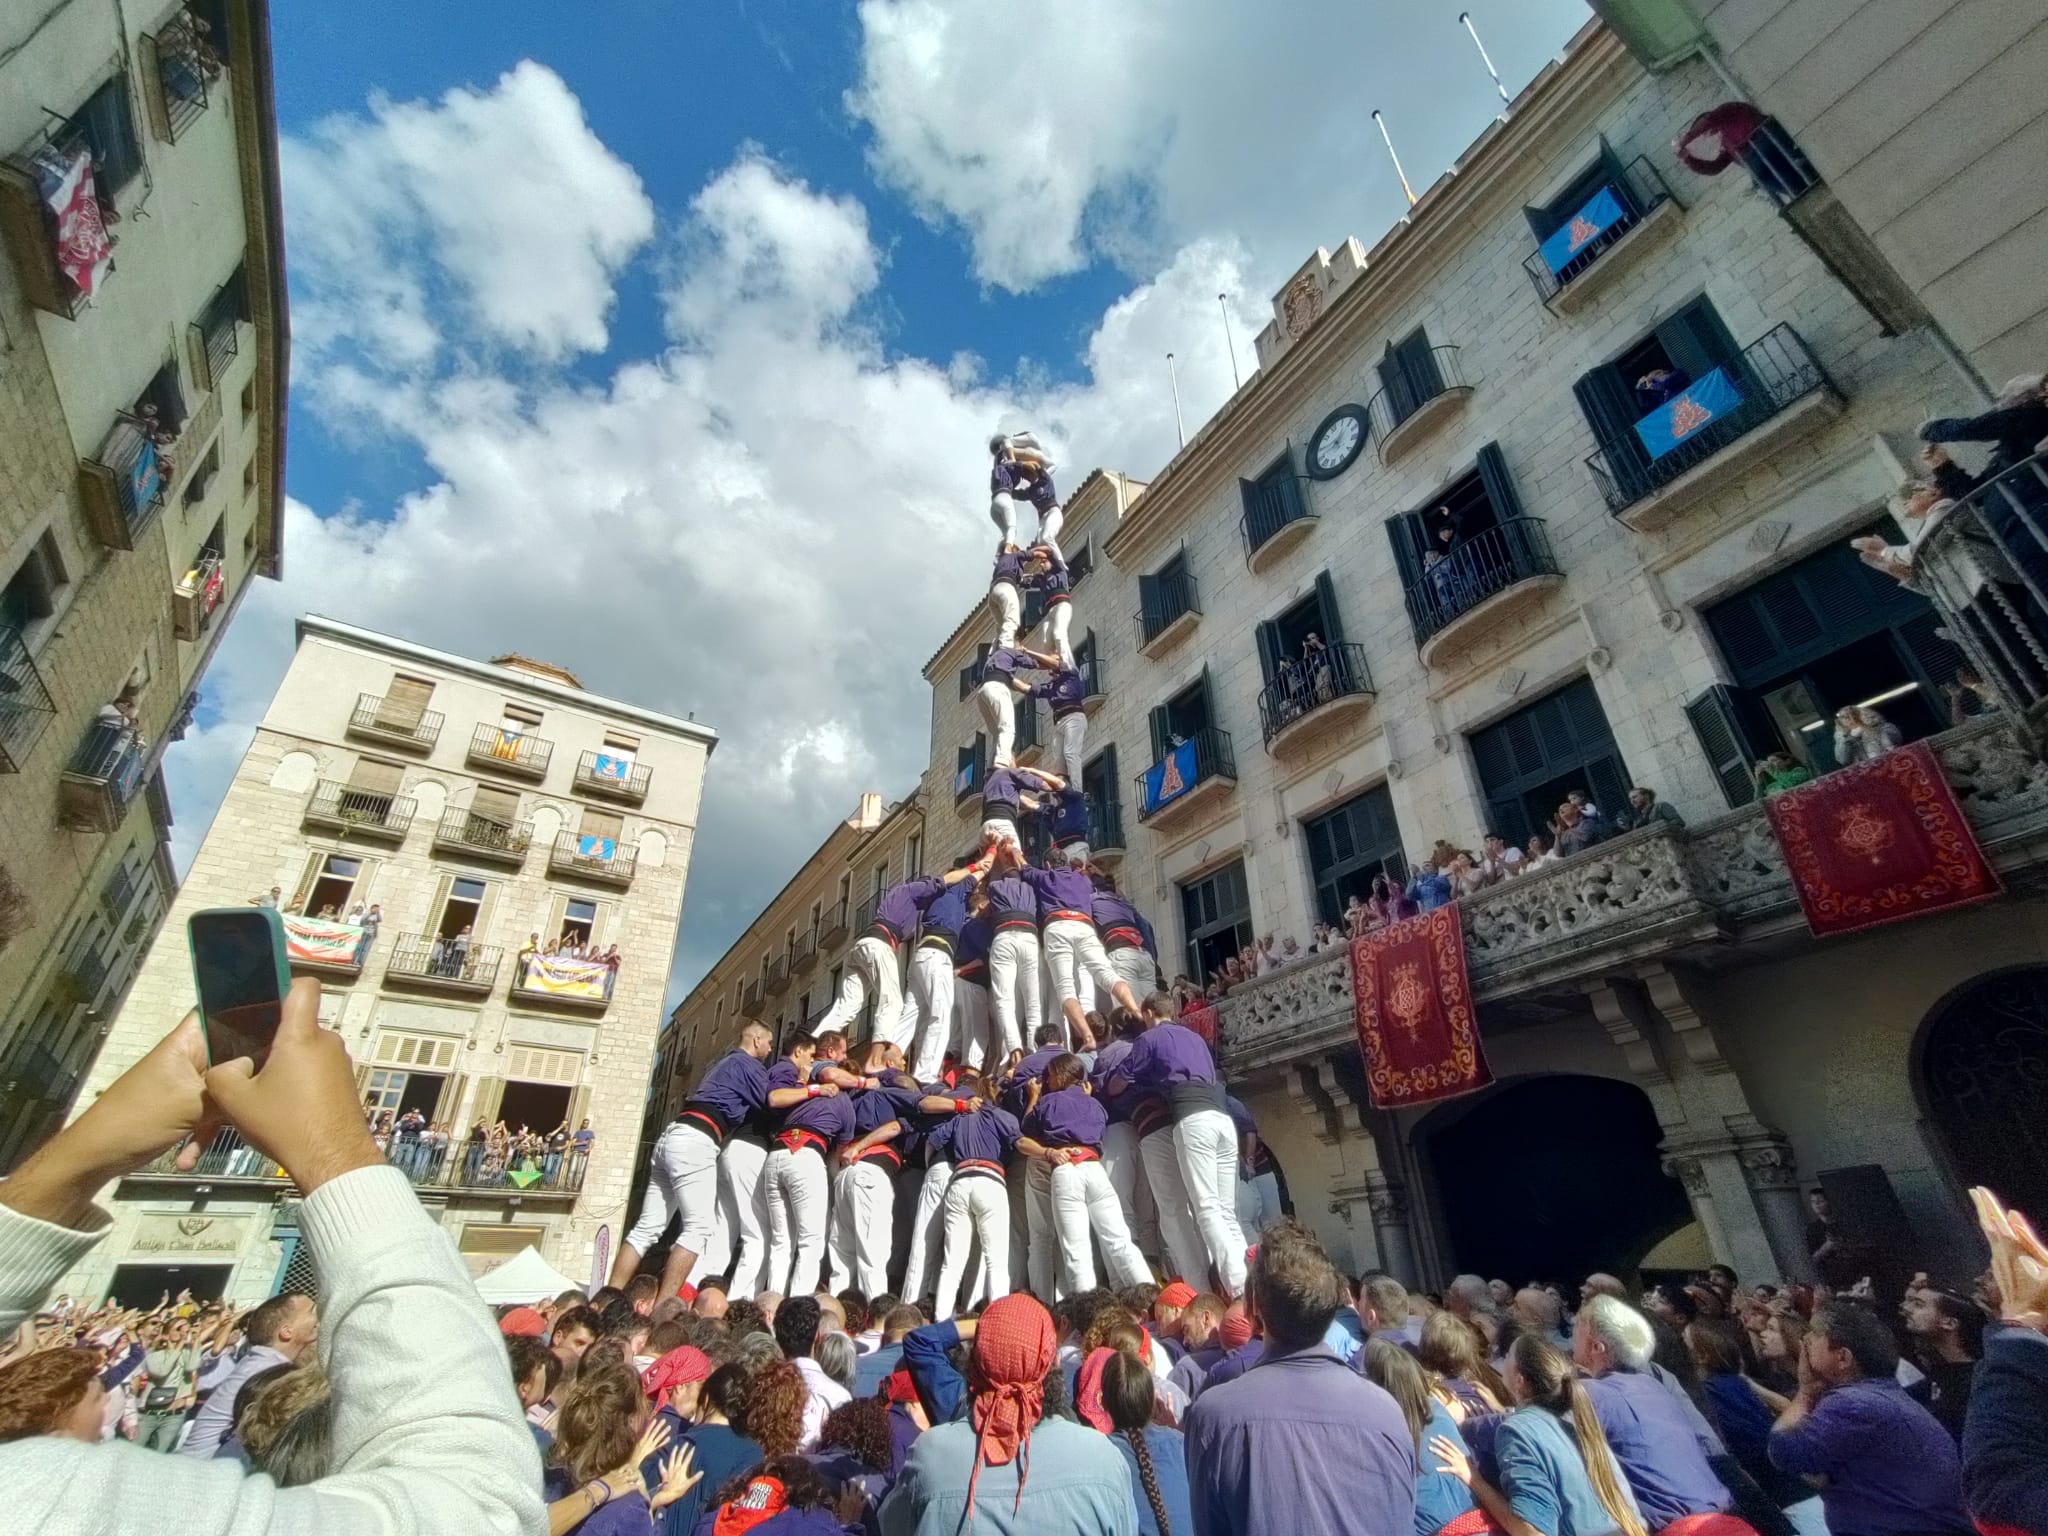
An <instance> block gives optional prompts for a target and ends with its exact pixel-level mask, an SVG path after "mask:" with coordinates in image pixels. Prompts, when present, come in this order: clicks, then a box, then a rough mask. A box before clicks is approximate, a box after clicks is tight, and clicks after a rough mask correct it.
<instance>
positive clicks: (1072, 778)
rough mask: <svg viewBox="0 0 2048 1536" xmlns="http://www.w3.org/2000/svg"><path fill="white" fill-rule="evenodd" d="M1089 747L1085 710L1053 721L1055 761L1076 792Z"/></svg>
mask: <svg viewBox="0 0 2048 1536" xmlns="http://www.w3.org/2000/svg"><path fill="white" fill-rule="evenodd" d="M1066 606H1067V605H1066V604H1065V603H1062V604H1060V607H1061V608H1065V607H1066ZM1059 638H1060V645H1061V652H1060V654H1061V657H1062V659H1065V657H1066V650H1065V646H1066V638H1067V637H1066V636H1065V635H1061V636H1060V637H1059ZM1067 665H1068V666H1070V667H1071V666H1072V665H1073V662H1072V661H1071V660H1068V661H1067ZM1087 749H1088V716H1087V714H1086V713H1085V712H1084V711H1082V710H1078V709H1077V710H1075V711H1074V712H1073V713H1072V714H1071V715H1061V716H1060V717H1059V719H1057V720H1055V721H1053V723H1052V750H1053V762H1054V764H1055V765H1056V768H1057V771H1058V773H1059V776H1060V777H1061V778H1063V779H1065V780H1066V781H1067V788H1069V789H1071V790H1073V791H1074V793H1076V794H1079V793H1080V792H1081V760H1082V757H1083V756H1084V754H1085V753H1086V752H1087Z"/></svg>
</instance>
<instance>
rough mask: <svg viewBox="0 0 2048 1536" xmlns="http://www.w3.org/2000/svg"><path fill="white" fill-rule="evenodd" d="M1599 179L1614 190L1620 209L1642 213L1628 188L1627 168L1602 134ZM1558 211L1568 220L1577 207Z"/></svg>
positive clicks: (1639, 205) (1638, 203)
mask: <svg viewBox="0 0 2048 1536" xmlns="http://www.w3.org/2000/svg"><path fill="white" fill-rule="evenodd" d="M1600 179H1601V182H1602V183H1603V184H1604V185H1606V186H1609V187H1612V188H1613V189H1614V197H1615V201H1616V202H1618V203H1620V204H1621V206H1622V207H1624V208H1626V209H1628V210H1629V212H1631V213H1637V214H1639V213H1641V212H1642V211H1643V209H1642V204H1641V203H1640V202H1639V201H1638V199H1637V198H1636V195H1635V192H1634V191H1633V190H1632V189H1631V188H1630V186H1629V182H1628V168H1627V167H1626V166H1624V165H1623V164H1622V163H1621V156H1620V155H1618V154H1616V153H1615V152H1614V146H1613V145H1612V144H1609V143H1608V142H1607V135H1606V134H1604V133H1603V134H1601V135H1600ZM1582 201H1583V199H1582ZM1558 211H1559V213H1560V214H1561V215H1562V217H1563V218H1570V217H1571V215H1572V214H1573V213H1575V212H1577V207H1576V205H1574V206H1573V207H1571V208H1563V209H1560V210H1558ZM1552 227H1553V228H1555V226H1552Z"/></svg>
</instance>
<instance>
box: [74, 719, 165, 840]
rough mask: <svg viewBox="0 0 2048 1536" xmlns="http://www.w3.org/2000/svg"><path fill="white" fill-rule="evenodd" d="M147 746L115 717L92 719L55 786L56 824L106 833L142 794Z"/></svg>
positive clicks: (80, 830)
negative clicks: (140, 793) (137, 793)
mask: <svg viewBox="0 0 2048 1536" xmlns="http://www.w3.org/2000/svg"><path fill="white" fill-rule="evenodd" d="M148 765H149V745H148V743H147V742H145V741H144V740H143V739H142V736H141V734H140V733H139V732H138V731H137V730H136V729H135V727H134V726H132V725H130V724H128V722H127V721H125V720H122V719H120V718H118V717H116V718H113V719H107V718H104V717H103V718H99V719H95V720H94V721H93V722H92V724H91V725H89V726H87V727H86V729H85V739H84V740H82V741H80V742H79V744H78V750H77V751H75V752H73V753H72V754H71V761H70V762H68V763H66V764H65V765H64V773H63V776H62V777H61V778H60V779H59V780H58V782H57V821H58V823H59V824H60V825H61V826H64V827H67V828H69V829H70V830H71V831H73V832H111V831H113V830H114V829H115V828H116V827H118V826H120V825H121V823H122V821H124V820H125V819H126V818H127V815H128V806H129V804H130V802H132V801H133V800H134V799H135V794H136V791H137V790H139V789H141V788H142V780H143V775H144V771H145V770H146V769H147V767H148Z"/></svg>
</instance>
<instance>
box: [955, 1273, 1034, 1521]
mask: <svg viewBox="0 0 2048 1536" xmlns="http://www.w3.org/2000/svg"><path fill="white" fill-rule="evenodd" d="M1054 1349H1055V1340H1054V1335H1053V1326H1052V1314H1051V1313H1050V1312H1047V1311H1046V1310H1045V1308H1044V1307H1043V1306H1042V1305H1040V1303H1039V1302H1038V1300H1037V1299H1036V1298H1035V1297H1032V1296H1027V1295H1025V1294H1023V1293H1022V1292H1015V1293H1012V1294H1011V1295H1008V1296H1005V1297H1003V1298H1002V1299H1001V1300H1000V1301H995V1302H991V1303H990V1304H989V1307H988V1310H987V1311H985V1312H983V1313H982V1314H981V1324H980V1326H979V1327H977V1328H976V1329H975V1331H974V1353H973V1355H972V1356H971V1358H970V1359H969V1361H968V1374H967V1381H968V1385H969V1386H970V1387H971V1388H972V1389H973V1392H974V1402H973V1411H972V1421H973V1424H974V1470H973V1471H972V1472H970V1473H969V1474H968V1476H967V1518H968V1521H969V1523H972V1521H973V1519H974V1484H975V1481H976V1479H978V1478H979V1477H980V1476H981V1464H982V1462H983V1461H987V1462H988V1463H989V1464H990V1465H991V1466H997V1467H1002V1466H1007V1465H1009V1464H1010V1463H1011V1462H1012V1461H1015V1460H1016V1459H1017V1457H1018V1455H1019V1454H1020V1452H1021V1453H1022V1455H1023V1458H1024V1459H1023V1462H1022V1464H1021V1465H1020V1466H1019V1467H1018V1469H1017V1500H1016V1506H1015V1507H1016V1508H1017V1509H1022V1508H1023V1505H1024V1479H1025V1478H1026V1477H1028V1476H1029V1475H1030V1472H1031V1456H1030V1435H1031V1429H1032V1426H1033V1425H1035V1424H1037V1422H1038V1421H1039V1419H1040V1418H1042V1417H1043V1416H1044V1414H1045V1373H1046V1372H1047V1371H1049V1370H1051V1369H1052V1361H1053V1352H1054Z"/></svg>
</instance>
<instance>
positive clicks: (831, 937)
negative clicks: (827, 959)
mask: <svg viewBox="0 0 2048 1536" xmlns="http://www.w3.org/2000/svg"><path fill="white" fill-rule="evenodd" d="M848 916H849V914H848V912H847V910H846V903H845V902H843V901H835V902H833V903H832V905H831V906H829V907H827V908H826V909H825V915H824V916H823V917H821V918H820V919H819V920H818V947H819V948H820V949H830V948H832V947H833V946H834V945H835V944H843V943H845V942H846V933H847V928H846V924H847V919H848Z"/></svg>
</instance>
